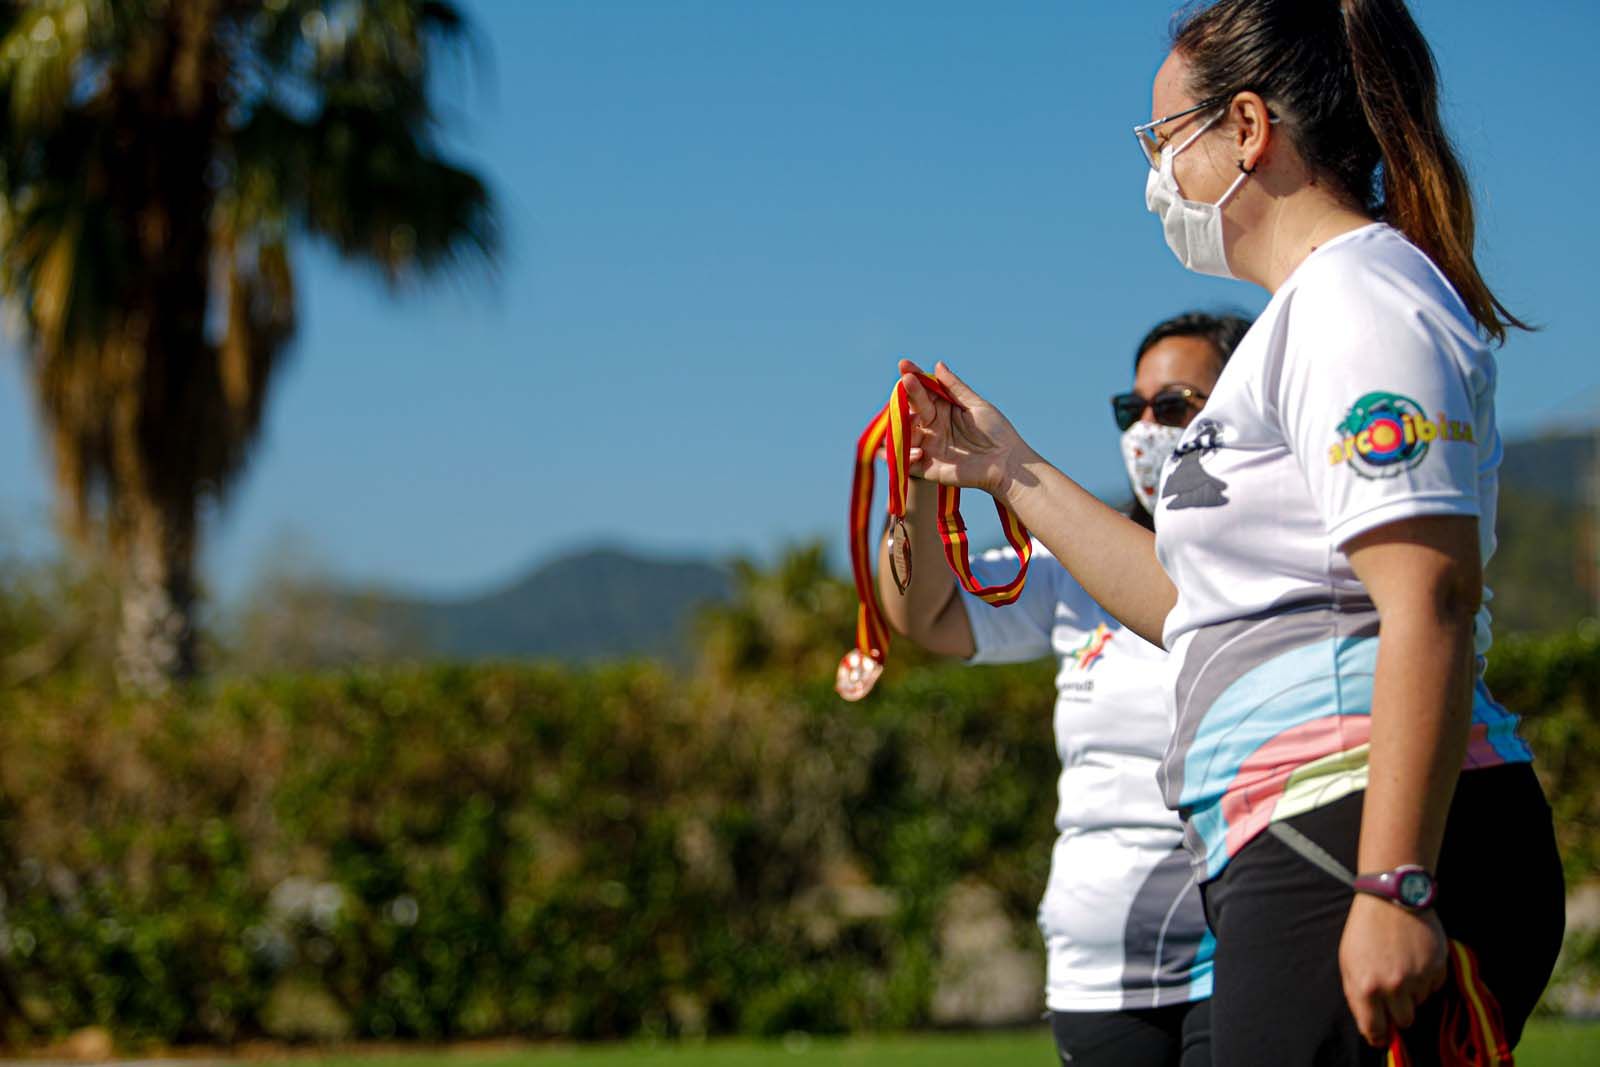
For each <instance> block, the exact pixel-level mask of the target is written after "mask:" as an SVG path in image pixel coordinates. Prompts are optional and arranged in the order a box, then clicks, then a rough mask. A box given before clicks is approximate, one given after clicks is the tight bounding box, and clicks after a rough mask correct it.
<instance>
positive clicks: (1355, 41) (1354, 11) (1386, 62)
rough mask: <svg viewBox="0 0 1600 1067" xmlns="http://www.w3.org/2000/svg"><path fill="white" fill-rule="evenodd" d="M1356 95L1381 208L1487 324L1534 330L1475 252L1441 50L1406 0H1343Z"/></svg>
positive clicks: (1491, 328) (1496, 334) (1498, 335)
mask: <svg viewBox="0 0 1600 1067" xmlns="http://www.w3.org/2000/svg"><path fill="white" fill-rule="evenodd" d="M1339 7H1340V12H1341V14H1342V15H1343V17H1344V27H1345V35H1346V39H1347V40H1348V42H1349V48H1350V68H1351V71H1352V73H1353V75H1354V77H1355V85H1356V98H1357V100H1358V101H1359V102H1360V104H1361V111H1362V114H1364V115H1365V116H1366V120H1367V128H1368V129H1370V130H1371V131H1372V133H1373V136H1374V137H1375V138H1376V140H1377V142H1378V149H1379V151H1380V152H1381V153H1382V157H1383V214H1384V216H1385V219H1386V220H1387V221H1388V222H1389V223H1390V225H1392V226H1394V228H1395V229H1397V230H1399V231H1400V232H1401V233H1403V234H1405V235H1406V237H1407V238H1408V239H1409V240H1410V241H1411V243H1412V244H1414V245H1416V246H1417V247H1418V248H1420V249H1422V251H1424V252H1425V253H1427V255H1428V258H1430V259H1432V260H1433V262H1434V263H1435V264H1436V265H1437V266H1438V267H1439V269H1440V270H1441V271H1443V272H1444V276H1445V277H1446V278H1448V279H1450V284H1451V285H1453V286H1454V287H1455V290H1456V292H1457V294H1459V295H1460V297H1461V299H1462V302H1463V303H1465V304H1466V305H1467V310H1468V311H1469V312H1471V314H1472V317H1473V318H1474V319H1476V320H1477V322H1478V325H1479V326H1480V327H1482V329H1483V331H1484V332H1485V333H1486V334H1488V335H1489V336H1490V337H1492V338H1493V339H1494V340H1495V341H1496V342H1497V343H1499V344H1504V343H1505V339H1506V328H1507V327H1509V326H1514V327H1516V328H1518V329H1522V330H1527V329H1530V327H1529V326H1528V324H1527V323H1525V322H1523V321H1522V320H1521V319H1519V318H1517V317H1516V316H1515V315H1513V314H1512V313H1511V312H1510V311H1509V310H1507V309H1506V306H1505V305H1504V304H1502V303H1501V302H1500V298H1499V297H1497V296H1495V295H1494V293H1493V292H1492V291H1491V290H1490V289H1489V286H1488V284H1487V283H1486V282H1485V281H1484V280H1483V275H1481V274H1479V273H1478V265H1477V262H1476V260H1475V259H1474V258H1473V243H1474V238H1475V225H1476V222H1475V219H1474V211H1473V206H1472V187H1471V186H1470V185H1469V184H1468V183H1467V176H1466V172H1465V171H1464V170H1463V169H1462V166H1461V162H1460V160H1458V159H1457V158H1456V154H1455V150H1454V149H1453V148H1452V147H1451V145H1450V138H1449V136H1448V135H1447V134H1446V133H1445V131H1444V125H1443V123H1442V122H1441V121H1440V119H1439V79H1438V74H1437V72H1436V68H1435V65H1434V60H1433V52H1432V50H1431V49H1430V48H1429V47H1428V42H1427V41H1426V40H1424V39H1423V36H1422V31H1421V30H1419V29H1418V28H1417V24H1416V22H1415V21H1413V20H1412V18H1411V14H1410V12H1408V11H1407V10H1406V8H1405V5H1404V3H1401V2H1399V0H1341V3H1340V5H1339Z"/></svg>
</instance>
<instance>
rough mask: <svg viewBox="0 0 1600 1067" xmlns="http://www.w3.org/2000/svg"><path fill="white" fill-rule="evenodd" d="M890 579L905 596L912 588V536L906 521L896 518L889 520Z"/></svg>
mask: <svg viewBox="0 0 1600 1067" xmlns="http://www.w3.org/2000/svg"><path fill="white" fill-rule="evenodd" d="M888 540H889V545H888V547H889V577H891V578H893V579H894V587H895V588H896V589H898V590H900V595H901V596H905V595H906V590H907V589H909V588H911V534H910V531H908V530H907V529H906V520H904V519H902V518H899V517H895V518H892V519H890V520H889V539H888Z"/></svg>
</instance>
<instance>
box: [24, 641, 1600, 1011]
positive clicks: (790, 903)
mask: <svg viewBox="0 0 1600 1067" xmlns="http://www.w3.org/2000/svg"><path fill="white" fill-rule="evenodd" d="M1492 670H1493V676H1492V678H1493V681H1494V684H1495V686H1496V689H1497V693H1498V695H1499V696H1500V697H1501V698H1502V699H1503V701H1504V702H1505V703H1507V704H1508V705H1510V706H1513V707H1516V708H1519V709H1520V710H1531V709H1537V710H1538V714H1535V715H1533V716H1531V718H1530V723H1529V733H1530V735H1531V736H1532V738H1533V739H1534V742H1535V744H1536V745H1538V747H1539V751H1540V754H1541V759H1542V761H1543V762H1542V769H1543V770H1544V771H1545V772H1546V773H1547V776H1548V781H1549V783H1550V785H1551V787H1552V792H1553V795H1554V801H1555V804H1556V808H1557V812H1558V817H1559V819H1560V823H1561V833H1562V839H1563V844H1564V847H1565V849H1566V858H1567V861H1568V864H1569V872H1571V873H1572V874H1573V875H1574V876H1577V875H1580V874H1584V873H1588V874H1592V873H1593V871H1594V869H1595V858H1596V856H1597V855H1600V845H1597V841H1600V834H1597V833H1596V827H1597V820H1596V814H1597V809H1596V794H1597V789H1596V787H1595V781H1596V770H1595V767H1594V763H1593V761H1592V760H1591V759H1590V758H1589V753H1592V752H1594V751H1597V750H1600V727H1597V723H1596V717H1595V715H1594V714H1593V711H1592V709H1594V708H1595V707H1596V704H1595V697H1596V694H1597V687H1600V639H1597V636H1596V634H1594V633H1592V632H1585V633H1581V634H1577V635H1572V636H1570V637H1563V638H1559V639H1555V640H1550V641H1544V642H1510V641H1508V642H1505V643H1503V644H1502V645H1501V646H1499V647H1498V648H1497V650H1496V653H1495V658H1494V662H1493V664H1492ZM1050 677H1051V672H1050V669H1049V667H1048V665H1035V666H1031V667H1027V668H1015V669H1011V668H1007V669H985V670H972V669H967V668H962V667H945V668H920V669H916V670H906V671H900V672H897V676H896V677H894V678H893V679H892V680H891V681H890V683H888V684H886V685H885V686H884V687H883V688H882V690H881V691H880V693H879V694H877V695H875V696H874V697H873V698H872V699H871V700H869V701H867V702H865V703H864V704H862V705H846V704H844V703H842V702H840V701H839V700H838V699H837V698H836V697H834V696H833V694H832V692H831V690H829V689H828V688H827V686H826V684H825V682H823V681H819V682H818V683H817V684H815V685H812V686H805V687H801V688H798V689H792V690H787V691H775V690H774V687H773V686H771V685H761V686H754V685H752V686H739V685H734V684H721V685H718V686H716V687H714V688H713V687H702V688H695V687H690V686H686V685H684V684H683V683H682V682H680V681H678V680H676V679H674V678H673V677H672V676H671V675H669V674H667V673H665V672H663V671H660V670H658V669H655V668H652V667H648V666H635V667H627V668H614V669H603V670H594V671H585V672H574V671H566V670H561V669H557V668H539V667H474V668H451V667H442V668H434V669H420V668H419V669H410V670H389V671H384V672H381V673H353V674H347V675H340V676H299V677H285V678H277V679H262V680H251V681H241V682H228V683H219V684H217V685H216V686H214V687H211V688H207V689H203V690H197V691H195V692H193V693H190V694H187V695H180V696H176V697H171V698H167V699H164V700H156V701H138V700H125V699H115V698H109V697H107V696H106V695H105V694H104V693H103V692H102V691H100V690H99V689H98V688H96V687H95V686H93V685H90V684H87V683H73V682H72V681H70V680H62V679H55V680H51V681H49V682H47V683H44V684H42V685H40V686H34V687H29V688H25V689H20V690H13V691H11V692H9V693H5V694H3V695H0V751H4V752H5V753H6V756H5V758H4V760H0V890H3V893H4V897H3V913H0V1013H3V1019H4V1028H5V1034H6V1036H7V1037H8V1038H9V1039H11V1040H12V1041H17V1042H21V1041H27V1040H37V1039H38V1038H40V1037H44V1036H49V1035H52V1034H58V1033H62V1032H65V1031H69V1030H72V1029H75V1028H77V1027H81V1026H86V1025H103V1026H106V1027H108V1028H110V1029H111V1030H112V1031H113V1032H115V1033H116V1034H118V1035H119V1038H121V1039H122V1040H124V1041H127V1042H132V1043H138V1042H141V1041H149V1042H170V1041H217V1040H221V1041H229V1040H237V1039H242V1038H247V1037H252V1036H257V1035H262V1034H279V1035H284V1034H288V1035H294V1034H314V1033H323V1034H330V1035H331V1034H346V1035H355V1036H371V1037H388V1036H396V1037H406V1036H416V1037H427V1038H449V1037H462V1036H474V1035H490V1034H523V1035H529V1036H570V1037H611V1036H622V1035H629V1034H638V1033H659V1034H676V1033H686V1032H687V1033H697V1032H732V1031H739V1032H746V1033H757V1034H772V1033H781V1032H784V1031H787V1030H791V1029H807V1030H813V1031H822V1032H826V1031H844V1030H852V1029H862V1028H873V1027H899V1026H910V1025H917V1024H919V1023H924V1022H927V1021H928V1019H929V1005H930V1001H931V998H932V993H933V989H934V987H935V983H936V979H937V974H938V967H939V963H940V961H939V959H938V944H939V939H938V928H939V921H940V910H941V907H942V906H943V904H944V902H945V900H946V897H947V895H948V894H949V892H950V890H951V889H952V888H953V887H954V886H956V885H957V883H958V882H961V881H963V880H973V881H978V882H981V883H983V884H985V885H987V886H989V887H992V888H993V889H995V890H997V891H998V893H999V895H1000V898H1001V900H1002V901H1003V903H1004V907H1005V909H1006V911H1007V912H1008V913H1009V915H1010V916H1011V918H1012V921H1013V924H1014V928H1015V932H1016V938H1017V940H1018V942H1019V943H1032V941H1033V940H1034V935H1033V934H1032V932H1031V929H1030V927H1031V922H1032V915H1033V910H1034V907H1035V904H1036V898H1037V895H1038V893H1039V891H1040V888H1041V887H1042V884H1043V879H1044V874H1045V869H1046V865H1047V863H1048V857H1049V843H1050V839H1051V816H1052V814H1053V808H1054V804H1055V793H1054V778H1055V773H1056V764H1055V753H1054V748H1053V745H1052V744H1051V740H1050V734H1049V729H1050V727H1049V724H1050V713H1049V710H1050V705H1051V698H1050V692H1051V685H1050Z"/></svg>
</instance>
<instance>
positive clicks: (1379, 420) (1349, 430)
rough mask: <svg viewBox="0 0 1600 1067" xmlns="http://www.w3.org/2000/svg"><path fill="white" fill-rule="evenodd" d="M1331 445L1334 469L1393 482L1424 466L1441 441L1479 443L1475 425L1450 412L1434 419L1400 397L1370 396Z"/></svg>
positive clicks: (1330, 462)
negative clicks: (1342, 469) (1429, 450)
mask: <svg viewBox="0 0 1600 1067" xmlns="http://www.w3.org/2000/svg"><path fill="white" fill-rule="evenodd" d="M1336 429H1337V430H1338V431H1339V435H1340V436H1339V440H1338V441H1337V442H1336V443H1334V444H1332V445H1330V446H1329V447H1328V466H1330V467H1337V466H1338V465H1339V464H1341V463H1343V464H1346V465H1348V466H1349V467H1350V469H1351V470H1353V471H1355V472H1356V473H1357V474H1359V475H1360V476H1361V477H1363V478H1393V477H1396V476H1397V475H1400V474H1402V473H1404V472H1405V471H1408V470H1410V469H1411V468H1413V467H1415V466H1416V465H1417V464H1419V463H1421V462H1422V461H1423V459H1425V458H1426V457H1427V455H1428V449H1429V448H1430V447H1431V446H1432V445H1433V443H1434V442H1435V441H1439V442H1445V443H1450V442H1465V443H1467V444H1471V443H1473V440H1474V438H1473V430H1472V423H1471V422H1470V421H1461V420H1458V419H1452V418H1450V417H1449V416H1447V415H1446V414H1445V413H1444V412H1442V411H1441V412H1439V416H1438V418H1435V419H1430V418H1429V417H1428V415H1427V412H1425V411H1423V410H1422V405H1421V404H1419V403H1417V402H1416V401H1415V400H1412V399H1411V398H1410V397H1406V396H1401V395H1400V394H1399V393H1368V394H1367V395H1366V396H1363V397H1362V398H1361V399H1360V400H1357V401H1356V402H1355V403H1354V404H1353V405H1351V407H1350V411H1349V413H1348V414H1347V415H1345V417H1344V421H1343V422H1341V423H1339V425H1338V426H1337V427H1336Z"/></svg>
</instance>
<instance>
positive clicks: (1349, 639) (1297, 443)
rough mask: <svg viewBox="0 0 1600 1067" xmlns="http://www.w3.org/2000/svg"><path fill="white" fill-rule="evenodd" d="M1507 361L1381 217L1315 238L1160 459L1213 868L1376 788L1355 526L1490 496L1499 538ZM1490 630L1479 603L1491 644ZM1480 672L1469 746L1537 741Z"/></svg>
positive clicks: (1191, 738) (1184, 804) (1186, 784)
mask: <svg viewBox="0 0 1600 1067" xmlns="http://www.w3.org/2000/svg"><path fill="white" fill-rule="evenodd" d="M1495 377H1496V368H1495V362H1494V359H1493V357H1492V356H1491V354H1490V353H1489V351H1488V349H1487V347H1486V345H1485V344H1484V342H1483V341H1482V340H1481V339H1480V337H1479V333H1478V329H1477V326H1476V324H1475V323H1474V322H1473V320H1472V317H1471V316H1470V315H1469V314H1468V312H1467V309H1466V307H1465V306H1464V305H1463V304H1462V302H1461V300H1460V298H1459V297H1458V296H1457V295H1456V293H1455V291H1454V290H1453V289H1452V288H1451V287H1450V285H1449V283H1448V282H1447V281H1446V279H1445V278H1444V276H1443V275H1442V274H1441V273H1440V271H1439V270H1438V268H1436V267H1435V266H1434V264H1433V263H1432V262H1431V261H1430V260H1429V259H1428V258H1427V257H1426V256H1424V255H1423V254H1422V253H1421V252H1420V251H1418V250H1417V249H1416V248H1415V247H1414V246H1413V245H1411V244H1410V243H1409V242H1408V241H1406V239H1405V238H1404V237H1403V236H1402V235H1401V234H1400V233H1399V232H1398V231H1396V230H1394V229H1392V228H1390V227H1388V226H1385V225H1381V224H1374V225H1370V226H1366V227H1363V228H1362V229H1359V230H1356V231H1354V232H1351V233H1348V234H1345V235H1343V236H1341V237H1339V238H1336V239H1335V240H1333V241H1330V242H1328V243H1327V244H1325V245H1323V246H1322V247H1321V248H1319V249H1318V250H1317V251H1315V252H1313V253H1312V254H1311V255H1310V256H1309V257H1308V258H1307V259H1306V260H1305V261H1304V262H1303V263H1302V264H1301V265H1300V267H1299V268H1298V269H1296V270H1295V272H1294V273H1293V275H1291V276H1290V278H1289V279H1288V280H1287V281H1286V282H1285V283H1284V284H1283V285H1282V286H1281V287H1280V288H1279V289H1278V291H1277V292H1276V293H1274V294H1273V297H1272V300H1271V301H1270V302H1269V303H1268V305H1267V308H1266V310H1265V311H1263V312H1262V313H1261V316H1260V317H1259V318H1258V319H1257V320H1256V322H1255V324H1254V326H1252V327H1251V329H1250V332H1249V333H1248V334H1247V335H1246V336H1245V338H1244V340H1243V341H1241V342H1240V344H1239V346H1238V348H1237V349H1236V350H1235V351H1234V353H1233V357H1232V358H1231V359H1230V360H1229V362H1228V365H1227V367H1226V368H1225V369H1224V371H1223V373H1222V376H1221V378H1220V379H1219V380H1218V382H1217V384H1216V387H1215V388H1214V389H1213V390H1212V393H1211V396H1210V398H1209V399H1208V400H1207V401H1206V406H1205V409H1204V411H1202V412H1201V414H1200V417H1199V418H1197V419H1196V420H1195V421H1194V422H1193V423H1191V424H1190V426H1189V428H1188V430H1187V431H1186V432H1185V433H1184V436H1183V439H1182V440H1181V441H1180V443H1179V445H1178V450H1177V452H1176V454H1175V455H1174V456H1173V458H1172V459H1171V460H1169V461H1168V462H1167V464H1166V466H1165V468H1164V469H1163V473H1162V482H1161V491H1160V499H1159V501H1158V504H1157V507H1158V511H1157V515H1158V520H1157V523H1156V528H1157V531H1158V533H1157V538H1156V550H1157V555H1158V556H1159V558H1160V560H1161V563H1162V565H1163V566H1164V567H1165V568H1166V570H1167V573H1168V574H1169V575H1171V577H1172V580H1173V582H1174V583H1175V584H1176V586H1177V588H1178V601H1177V605H1176V607H1175V608H1174V609H1173V611H1172V613H1171V614H1170V615H1169V616H1168V618H1167V620H1166V629H1165V634H1164V643H1165V644H1166V646H1167V648H1168V649H1170V650H1171V651H1172V654H1173V659H1174V662H1175V667H1176V676H1175V678H1174V682H1173V693H1174V697H1175V703H1176V707H1175V721H1176V733H1175V735H1174V737H1173V739H1172V744H1171V746H1170V747H1169V749H1168V752H1167V754H1166V758H1165V760H1164V762H1163V766H1162V781H1163V786H1164V790H1165V793H1166V797H1167V801H1168V803H1170V804H1171V805H1172V806H1173V807H1174V808H1176V809H1178V810H1179V811H1180V812H1181V813H1182V814H1183V816H1184V818H1185V825H1186V829H1187V832H1188V837H1189V842H1190V846H1191V848H1192V849H1193V850H1194V851H1195V853H1196V862H1197V866H1198V868H1199V872H1200V874H1201V877H1203V878H1209V877H1214V876H1215V875H1216V874H1217V873H1219V872H1220V871H1221V869H1222V867H1223V866H1224V865H1225V864H1226V862H1227V860H1228V858H1229V857H1231V856H1232V855H1234V854H1235V853H1237V852H1238V850H1239V849H1240V848H1242V847H1243V846H1244V845H1245V844H1246V843H1247V842H1249V841H1250V840H1251V839H1252V838H1253V837H1254V836H1255V835H1256V834H1257V833H1259V832H1260V831H1261V830H1262V829H1264V828H1265V827H1266V826H1267V825H1268V824H1269V823H1270V822H1272V821H1274V820H1276V819H1284V818H1289V817H1291V816H1293V815H1297V814H1300V813H1302V812H1305V811H1308V810H1311V809H1313V808H1316V807H1319V806H1321V805H1324V804H1328V803H1331V802H1332V801H1334V800H1336V799H1338V798H1339V797H1342V796H1346V795H1348V794H1350V793H1352V792H1354V791H1357V790H1360V789H1364V788H1365V786H1366V773H1367V759H1366V757H1367V741H1368V738H1369V735H1370V722H1371V718H1370V710H1371V698H1372V678H1373V671H1374V667H1375V663H1376V656H1377V623H1378V619H1377V612H1376V610H1375V608H1374V607H1373V604H1372V601H1371V599H1370V598H1369V597H1368V595H1367V592H1366V589H1365V587H1364V586H1363V585H1362V584H1361V582H1360V580H1359V579H1358V578H1357V577H1356V575H1355V572H1354V570H1352V568H1351V566H1350V561H1349V558H1348V557H1347V556H1346V555H1345V554H1344V552H1343V551H1342V550H1341V549H1342V546H1343V545H1345V544H1346V542H1348V541H1349V540H1350V538H1352V537H1355V536H1356V535H1358V534H1361V533H1364V532H1367V531H1370V530H1374V529H1376V528H1378V527H1380V526H1384V525H1386V524H1388V523H1391V522H1394V521H1396V520H1399V519H1405V518H1412V517H1417V516H1432V515H1456V516H1469V517H1475V518H1476V520H1477V523H1478V530H1479V541H1480V547H1481V553H1482V556H1483V558H1484V559H1485V560H1487V559H1488V557H1489V555H1490V553H1491V552H1493V550H1494V516H1495V500H1496V490H1497V484H1498V483H1497V471H1498V468H1499V464H1500V457H1501V446H1500V435H1499V431H1498V430H1497V428H1496V426H1495V414H1494V387H1495ZM1488 640H1489V631H1488V617H1487V612H1485V613H1482V614H1481V615H1480V618H1479V625H1478V634H1477V644H1478V651H1479V653H1480V655H1481V654H1482V653H1483V652H1484V651H1486V650H1487V648H1488ZM1516 723H1517V720H1516V717H1515V716H1513V715H1511V714H1510V713H1508V712H1506V711H1505V709H1503V708H1501V707H1500V706H1499V705H1498V704H1496V703H1495V702H1494V700H1493V699H1492V697H1490V695H1489V693H1488V691H1487V690H1486V689H1485V688H1484V687H1483V686H1482V684H1481V682H1480V683H1479V685H1478V687H1477V697H1476V700H1475V704H1474V708H1473V727H1472V733H1471V742H1470V750H1469V753H1468V757H1467V761H1466V766H1467V768H1472V767H1479V766H1491V765H1495V764H1499V763H1505V762H1515V761H1520V760H1527V759H1529V758H1531V757H1530V754H1529V753H1528V750H1527V747H1526V745H1524V744H1523V742H1522V741H1521V740H1520V739H1519V738H1518V737H1517V735H1516Z"/></svg>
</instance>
